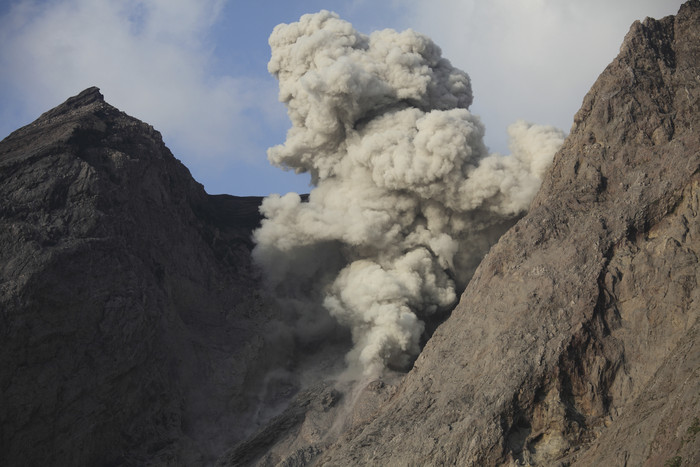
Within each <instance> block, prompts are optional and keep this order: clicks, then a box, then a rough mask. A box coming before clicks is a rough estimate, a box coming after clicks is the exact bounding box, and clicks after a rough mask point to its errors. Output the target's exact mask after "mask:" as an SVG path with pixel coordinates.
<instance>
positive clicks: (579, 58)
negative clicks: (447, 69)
mask: <svg viewBox="0 0 700 467" xmlns="http://www.w3.org/2000/svg"><path fill="white" fill-rule="evenodd" d="M681 3H682V0H616V1H610V0H590V1H586V2H581V1H578V0H557V1H554V0H523V1H512V0H490V1H488V2H484V1H476V0H434V1H432V2H423V1H419V0H411V1H409V2H406V3H404V6H405V7H407V8H408V9H409V10H410V13H409V14H408V15H407V22H408V23H409V24H410V26H411V27H412V28H414V29H416V30H418V31H421V32H423V33H425V34H427V35H428V36H430V37H432V38H433V40H435V42H436V43H437V44H438V45H440V47H441V48H442V50H443V55H444V56H445V57H447V58H448V59H450V60H451V61H452V63H453V64H454V65H456V66H458V67H460V68H462V69H463V70H464V71H466V72H467V73H469V75H470V76H471V78H472V85H473V89H474V106H473V107H472V109H473V110H474V111H475V112H476V113H477V114H480V115H481V116H482V117H483V119H484V122H485V124H486V131H487V141H489V142H490V143H491V144H492V145H493V146H495V147H494V149H496V150H499V151H505V150H506V148H505V140H506V133H505V128H506V126H507V125H508V124H510V123H512V122H514V121H515V120H517V119H519V118H523V119H526V120H530V121H534V122H537V123H543V124H554V125H556V126H559V127H561V128H562V129H564V130H567V131H568V129H569V128H570V126H571V123H572V122H573V116H574V113H575V112H576V111H577V110H578V108H579V107H580V105H581V101H582V99H583V96H584V95H585V93H586V92H587V91H588V89H589V88H590V87H591V85H592V84H593V83H594V82H595V79H596V78H597V76H598V75H599V74H600V73H601V72H602V71H603V69H604V68H605V66H606V65H607V64H608V63H609V62H610V61H611V60H612V59H613V58H614V57H615V55H616V54H617V52H618V49H619V46H620V44H621V42H622V40H623V38H624V36H625V34H626V32H627V31H628V29H629V27H630V25H631V24H632V22H633V21H634V20H636V19H644V17H646V16H652V17H657V18H659V17H663V16H665V15H669V14H675V13H676V12H677V11H678V8H679V6H680V4H681Z"/></svg>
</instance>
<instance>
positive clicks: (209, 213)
mask: <svg viewBox="0 0 700 467" xmlns="http://www.w3.org/2000/svg"><path fill="white" fill-rule="evenodd" d="M259 202H260V199H258V198H236V197H232V196H227V195H219V196H211V195H207V194H206V193H205V192H204V190H203V189H202V187H201V185H199V184H198V183H196V182H195V181H194V180H193V179H192V177H191V176H190V173H189V171H188V170H187V169H186V168H185V167H184V166H183V165H182V164H181V163H180V162H179V161H178V160H176V159H175V158H174V157H173V156H172V154H171V153H170V151H169V150H168V149H167V148H166V147H165V146H164V144H163V142H162V140H161V136H160V134H159V133H158V132H157V131H155V130H154V129H153V128H152V127H151V126H149V125H146V124H144V123H142V122H140V121H138V120H136V119H134V118H131V117H129V116H127V115H126V114H124V113H122V112H119V111H118V110H117V109H115V108H114V107H112V106H110V105H108V104H106V103H105V102H104V100H103V98H102V95H101V94H100V93H99V90H98V89H97V88H91V89H87V90H86V91H84V92H82V93H81V94H80V95H78V96H76V97H73V98H71V99H69V100H68V101H66V102H65V103H64V104H62V105H60V106H58V107H57V108H55V109H53V110H51V111H49V112H47V113H45V114H44V115H42V116H41V117H40V118H39V119H38V120H37V121H35V122H34V123H32V124H30V125H28V126H26V127H24V128H22V129H20V130H17V131H16V132H14V133H12V134H11V135H10V136H8V137H7V138H6V139H5V140H4V141H2V142H1V143H0V310H2V326H1V327H0V341H2V346H1V347H0V390H1V391H2V401H3V402H2V404H0V437H1V438H0V445H1V446H2V448H0V464H2V465H110V464H123V463H133V464H141V463H143V462H145V461H146V460H153V461H156V462H161V461H166V460H168V459H170V460H176V459H177V460H178V461H179V462H181V463H186V464H188V463H196V462H200V461H203V460H206V459H207V456H211V455H213V453H214V452H218V451H220V450H221V449H222V448H221V447H220V446H222V445H224V444H228V443H233V442H235V441H236V440H237V438H238V437H240V436H241V433H242V432H243V431H244V430H245V429H248V428H249V425H247V424H250V422H251V417H253V415H252V413H253V412H254V409H255V405H256V404H257V401H256V399H255V398H256V396H254V395H251V394H246V393H245V391H246V390H247V389H246V388H248V387H249V385H250V384H252V383H251V382H252V381H254V380H255V379H256V378H258V376H257V375H256V374H255V371H254V370H251V369H250V368H249V367H248V364H247V361H248V360H251V359H256V358H258V357H260V355H259V353H260V351H261V349H263V348H264V345H265V344H264V341H263V339H262V338H261V337H260V334H261V332H260V327H261V326H262V323H264V322H265V321H266V319H267V318H268V315H267V313H268V312H267V311H266V310H267V309H269V307H267V306H264V305H263V303H262V300H261V298H260V296H259V293H258V288H257V284H258V279H257V277H256V276H255V274H254V272H253V270H252V268H251V264H250V249H251V247H252V245H251V241H250V234H251V230H252V229H253V228H254V227H255V226H256V225H258V223H259V214H258V210H257V208H258V205H259ZM259 362H260V364H261V366H264V359H261V360H259Z"/></svg>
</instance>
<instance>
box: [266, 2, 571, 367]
mask: <svg viewBox="0 0 700 467" xmlns="http://www.w3.org/2000/svg"><path fill="white" fill-rule="evenodd" d="M270 46H271V48H272V58H271V60H270V63H269V65H268V68H269V71H270V72H271V73H272V74H273V75H274V76H276V77H277V79H278V80H279V87H280V100H281V101H282V102H284V103H285V104H286V105H287V108H288V113H289V117H290V119H291V121H292V128H291V129H290V130H289V132H288V133H287V140H286V141H285V143H284V144H282V145H279V146H276V147H273V148H271V149H270V150H269V151H268V157H269V159H270V161H272V163H273V164H275V165H278V166H280V167H283V168H285V169H293V170H295V171H296V172H309V173H310V174H311V178H312V183H313V184H314V185H315V188H314V189H313V190H312V191H311V193H310V195H309V199H308V202H306V201H303V200H302V199H301V197H300V196H299V195H297V194H295V193H289V194H287V195H285V196H279V195H272V196H270V197H268V198H266V199H265V200H264V202H263V205H262V208H261V210H262V213H263V214H264V216H265V217H266V219H265V220H263V223H262V226H261V228H260V229H259V230H257V231H256V232H255V240H256V243H257V247H256V249H255V252H254V255H255V259H256V261H257V262H258V264H260V265H261V266H262V267H263V268H264V270H265V271H266V272H267V276H268V280H269V282H270V285H271V286H272V287H273V288H274V289H275V291H276V293H277V294H278V296H279V297H281V298H283V299H284V298H286V299H287V301H288V302H289V303H294V304H296V308H295V309H296V310H297V312H299V310H300V309H301V310H313V309H318V305H319V304H322V305H323V307H324V308H325V310H327V311H328V312H329V313H330V314H331V315H332V316H333V317H335V318H336V319H337V321H338V322H339V323H341V324H343V325H345V326H347V327H349V329H350V330H351V333H352V338H353V349H352V350H351V352H350V353H349V355H348V357H347V358H348V363H349V365H350V370H351V371H356V372H359V373H358V375H363V376H375V375H377V374H379V373H380V372H381V371H383V369H384V368H385V367H387V366H389V367H392V368H401V367H405V366H406V365H407V364H409V363H410V361H411V359H412V358H413V357H415V355H417V353H418V352H419V350H420V349H419V345H420V339H421V336H422V334H423V331H424V322H425V321H426V320H428V321H429V320H431V317H434V316H436V314H437V315H439V314H440V313H444V312H445V311H448V310H449V309H451V307H453V306H454V304H455V303H456V300H457V298H458V293H460V292H461V291H462V290H463V289H464V287H465V286H466V283H467V281H468V280H469V278H470V277H471V275H472V274H473V271H474V269H475V267H476V265H477V264H478V263H479V261H480V260H481V258H482V257H483V255H484V254H485V253H486V251H487V250H488V248H489V246H490V245H491V244H492V243H493V242H494V241H496V240H497V239H498V237H499V236H500V235H501V234H502V233H503V232H504V230H505V229H506V228H508V227H509V226H510V225H512V223H513V221H514V219H516V218H517V217H518V216H519V215H520V214H522V212H523V211H525V210H526V209H527V207H528V206H529V203H530V201H531V200H532V198H533V196H534V195H535V192H536V190H537V189H538V188H539V185H540V182H541V177H542V175H543V173H544V171H545V170H546V168H547V167H548V165H549V164H550V163H551V160H552V157H553V155H554V153H555V152H556V150H557V149H558V148H559V146H560V145H561V143H562V141H563V137H564V135H563V133H562V132H561V131H560V130H557V129H555V128H552V127H543V126H536V125H530V124H526V123H524V122H518V123H516V124H514V125H512V126H511V127H510V128H509V135H510V138H511V150H512V155H509V156H501V155H497V154H493V155H489V154H488V151H487V149H486V147H485V145H484V143H483V136H484V128H483V126H482V124H481V122H480V120H479V119H478V118H477V117H475V116H474V115H472V114H471V113H470V112H469V111H468V110H467V108H468V107H469V105H470V104H471V102H472V92H471V86H470V81H469V77H468V76H467V74H466V73H464V72H462V71H460V70H458V69H455V68H453V67H452V66H451V64H450V62H449V61H447V60H446V59H444V58H442V57H441V52H440V49H439V48H438V47H437V46H436V45H435V44H434V43H433V42H432V41H431V40H430V39H429V38H427V37H425V36H423V35H421V34H418V33H416V32H413V31H411V30H408V31H404V32H396V31H393V30H384V31H379V32H375V33H372V34H371V35H369V36H366V35H363V34H360V33H358V32H357V31H355V30H354V29H353V28H352V26H351V25H350V24H349V23H347V22H345V21H342V20H341V19H339V18H338V17H337V16H336V15H335V14H333V13H329V12H327V11H322V12H320V13H317V14H313V15H305V16H303V17H302V18H301V19H300V21H299V22H298V23H292V24H281V25H279V26H277V27H276V28H275V29H274V31H273V33H272V35H271V36H270ZM301 313H303V311H302V312H301ZM305 319H306V321H307V322H313V321H314V319H313V317H309V316H306V317H305Z"/></svg>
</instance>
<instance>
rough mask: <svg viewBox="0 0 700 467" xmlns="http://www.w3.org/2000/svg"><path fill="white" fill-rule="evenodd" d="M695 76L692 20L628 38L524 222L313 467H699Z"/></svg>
mask: <svg viewBox="0 0 700 467" xmlns="http://www.w3.org/2000/svg"><path fill="white" fill-rule="evenodd" d="M698 76H700V2H698V1H690V2H688V3H686V4H685V5H684V6H683V7H682V8H681V10H680V11H679V13H678V15H677V16H675V17H667V18H664V19H662V20H660V21H657V20H653V19H647V20H645V21H644V22H641V23H640V22H637V23H635V24H634V25H633V26H632V28H631V30H630V32H629V34H628V35H627V37H626V38H625V41H624V43H623V45H622V48H621V51H620V54H619V56H618V57H617V58H616V59H615V60H614V61H613V63H611V64H610V65H609V66H608V67H607V68H606V69H605V71H604V72H603V73H602V74H601V75H600V77H599V79H598V80H597V82H596V83H595V85H594V86H593V88H592V89H591V91H590V92H589V93H588V95H587V96H586V98H585V99H584V102H583V106H582V108H581V110H580V111H579V112H578V114H577V115H576V117H575V122H574V125H573V128H572V131H571V134H570V136H569V137H568V138H567V140H566V142H565V143H564V146H563V147H562V149H561V150H560V151H559V153H558V154H557V156H556V157H555V160H554V163H553V166H552V168H551V170H550V172H549V174H548V176H547V177H546V179H545V181H544V184H543V186H542V189H541V191H540V193H539V194H538V196H537V198H536V199H535V201H534V203H533V206H532V208H531V210H530V212H529V213H528V215H527V216H526V217H525V218H523V219H522V220H521V221H520V222H519V223H518V224H517V225H516V226H515V227H514V228H512V229H511V230H510V231H509V232H508V233H506V234H505V235H504V236H503V237H502V238H501V239H500V241H499V243H498V244H497V245H496V246H495V247H494V248H493V249H492V250H491V252H490V253H489V254H488V255H487V256H486V258H485V259H484V261H483V262H482V263H481V265H480V267H479V269H478V270H477V272H476V274H475V276H474V278H473V279H472V281H471V283H470V284H469V286H468V288H467V290H466V292H465V293H464V295H463V296H462V298H461V301H460V304H459V305H458V307H457V309H456V310H455V311H454V312H453V314H452V316H451V317H450V319H449V320H448V321H447V322H446V323H444V324H443V325H442V326H441V327H440V328H438V330H437V331H436V332H435V334H434V335H433V337H432V339H431V340H430V341H429V342H428V343H427V345H426V347H425V349H424V351H423V352H422V354H421V355H420V357H419V358H418V360H417V362H416V364H415V367H414V368H413V370H412V371H411V372H410V373H409V374H408V375H407V376H406V377H405V378H404V380H403V381H402V382H401V384H400V385H399V387H398V390H397V392H396V394H395V395H394V396H393V397H392V398H391V399H390V400H389V402H388V403H386V404H385V405H384V406H383V407H382V408H381V410H380V411H379V412H378V414H377V415H376V416H375V417H374V418H373V419H372V420H371V421H369V422H368V423H365V424H362V425H360V426H356V427H355V428H354V429H352V430H350V431H349V432H347V433H345V434H344V435H343V436H341V437H340V438H339V439H338V440H337V442H335V444H333V445H332V446H331V447H329V448H328V449H326V450H325V451H324V452H323V453H321V454H319V455H318V456H316V457H315V462H316V463H318V464H323V465H351V464H372V465H499V464H518V465H522V464H533V465H557V464H559V463H561V464H563V465H569V464H574V465H579V464H580V465H663V464H664V463H665V462H667V461H670V462H675V461H678V462H682V465H697V464H698V463H700V437H699V436H696V433H697V431H698V430H699V429H698V421H697V420H698V418H697V417H698V416H700V344H698V333H699V331H700V329H699V326H700V323H699V322H698V321H697V317H698V314H699V313H700V295H699V294H700V292H699V289H698V271H699V270H698V266H697V264H698V255H700V224H699V222H698V209H699V207H700V206H699V196H700V191H699V187H700V185H699V183H700V173H699V170H698V169H699V168H700V131H699V130H700V101H699V99H700V80H699V79H698ZM679 465H680V464H679Z"/></svg>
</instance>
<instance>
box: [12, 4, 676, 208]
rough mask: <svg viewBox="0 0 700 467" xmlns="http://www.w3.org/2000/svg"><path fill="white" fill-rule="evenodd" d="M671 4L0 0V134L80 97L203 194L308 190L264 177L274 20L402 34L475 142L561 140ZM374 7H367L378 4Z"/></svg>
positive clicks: (274, 139)
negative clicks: (134, 132)
mask: <svg viewBox="0 0 700 467" xmlns="http://www.w3.org/2000/svg"><path fill="white" fill-rule="evenodd" d="M681 3H682V1H681V0H615V1H613V0H589V1H586V2H581V1H580V0H519V1H516V0H490V1H488V2H487V1H477V0H431V1H430V2H428V1H420V0H385V1H377V0H371V1H370V0H335V1H319V0H299V1H289V0H287V1H282V0H258V1H252V0H251V1H242V0H229V1H225V0H21V1H12V0H10V1H7V0H4V1H3V2H2V3H0V138H4V137H5V136H6V135H8V134H9V133H10V132H11V131H13V130H15V129H17V128H19V127H20V126H23V125H25V124H27V123H30V122H31V121H33V120H34V119H35V118H36V117H38V116H39V115H40V114H41V113H42V112H44V111H46V110H48V109H50V108H51V107H54V106H55V105H57V104H60V103H61V102H63V101H64V100H65V99H66V98H68V97H70V96H72V95H75V94H77V93H78V92H80V91H81V90H83V89H85V88H87V87H89V86H93V85H95V86H98V87H100V89H101V90H102V93H103V94H104V95H105V99H106V100H107V102H109V103H111V104H112V105H114V106H116V107H117V108H119V109H120V110H123V111H124V112H126V113H128V114H130V115H132V116H135V117H137V118H140V119H141V120H144V121H146V122H148V123H150V124H151V125H153V126H154V127H155V128H156V129H158V130H159V131H161V133H162V134H163V138H164V140H165V143H166V145H168V147H169V148H170V149H171V150H172V152H173V153H174V154H175V156H176V157H177V158H179V159H180V160H182V161H183V162H184V163H185V165H187V167H188V168H189V169H190V171H191V172H192V174H193V176H194V177H195V179H197V181H199V182H200V183H202V184H204V186H205V188H206V190H207V191H208V192H209V193H229V194H234V195H267V194H269V193H286V192H287V191H297V192H306V191H308V190H309V187H308V177H307V176H305V175H295V174H292V173H288V172H284V171H282V170H281V169H278V168H276V167H272V166H271V165H270V164H269V163H268V162H267V158H266V154H265V151H266V149H267V148H268V147H270V146H273V145H275V144H279V143H281V142H283V141H284V137H285V133H286V130H287V128H288V127H289V122H288V120H287V117H286V113H285V109H284V106H283V105H282V104H280V103H279V102H277V83H276V82H275V80H274V79H273V78H272V77H271V76H269V74H268V73H267V61H268V59H269V56H270V50H269V47H268V44H267V38H268V36H269V34H270V32H271V31H272V29H273V28H274V26H275V25H276V24H279V23H282V22H286V23H289V22H293V21H296V20H298V18H299V17H300V16H301V15H302V14H304V13H313V12H316V11H319V10H321V9H327V10H331V11H335V12H336V13H338V14H339V15H340V16H341V18H343V19H345V20H347V21H349V22H351V23H352V24H353V25H354V27H355V28H356V29H357V30H359V31H361V32H363V33H370V32H371V31H373V30H376V29H383V28H393V29H397V30H402V29H407V28H412V29H414V30H416V31H419V32H422V33H424V34H426V35H428V36H430V37H432V38H433V40H434V41H435V42H436V43H437V44H438V45H439V46H440V47H441V48H442V50H443V56H445V57H446V58H448V59H449V60H450V61H451V62H452V63H453V64H454V65H455V66H457V67H459V68H461V69H463V70H464V71H466V72H467V73H468V74H469V75H470V76H471V78H472V87H473V91H474V104H473V106H472V108H471V110H472V112H473V113H475V114H477V115H479V116H481V118H482V120H483V121H484V123H485V125H486V131H487V134H486V143H487V145H488V146H489V147H490V148H491V149H492V150H493V151H497V152H501V153H505V152H507V151H508V148H507V141H506V131H505V129H506V126H507V125H508V124H509V123H512V122H514V121H515V120H517V119H520V118H522V119H525V120H528V121H531V122H534V123H540V124H551V125H555V126H558V127H560V128H562V129H563V130H565V131H568V130H569V127H570V125H571V123H572V121H573V115H574V113H575V112H576V111H577V110H578V108H579V106H580V104H581V100H582V99H583V96H584V95H585V93H586V92H587V91H588V89H589V88H590V86H591V85H592V84H593V82H594V81H595V79H596V77H597V76H598V74H600V72H602V71H603V68H604V67H605V66H606V65H607V64H608V63H609V62H610V61H611V60H612V59H613V58H614V57H615V55H616V54H617V52H618V49H619V45H620V43H621V42H622V39H623V38H624V35H625V34H626V33H627V31H628V29H629V26H630V24H631V23H632V22H633V21H634V20H635V19H643V18H644V17H646V16H652V17H656V18H660V17H662V16H665V15H668V14H675V13H676V12H677V11H678V8H679V6H680V4H681ZM377 5H380V6H377Z"/></svg>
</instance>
